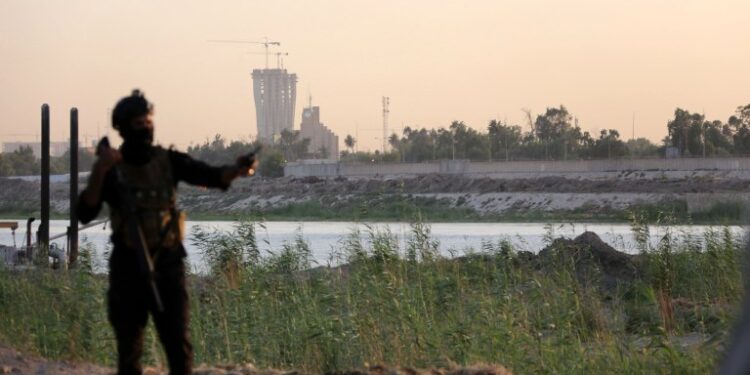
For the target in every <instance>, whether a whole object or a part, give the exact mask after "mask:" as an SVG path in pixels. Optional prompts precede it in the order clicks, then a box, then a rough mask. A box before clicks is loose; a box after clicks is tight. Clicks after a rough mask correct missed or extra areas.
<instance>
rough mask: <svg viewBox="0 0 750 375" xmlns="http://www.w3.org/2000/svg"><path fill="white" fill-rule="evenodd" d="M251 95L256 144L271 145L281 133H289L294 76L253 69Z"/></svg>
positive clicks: (295, 86) (290, 129)
mask: <svg viewBox="0 0 750 375" xmlns="http://www.w3.org/2000/svg"><path fill="white" fill-rule="evenodd" d="M253 95H254V97H255V115H256V119H257V123H258V140H259V141H262V142H275V141H276V140H277V137H278V135H279V134H281V131H282V130H284V129H286V130H289V131H292V130H293V127H294V103H295V100H296V99H297V75H296V74H290V73H288V72H287V71H286V69H254V70H253Z"/></svg>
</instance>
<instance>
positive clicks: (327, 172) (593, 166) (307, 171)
mask: <svg viewBox="0 0 750 375" xmlns="http://www.w3.org/2000/svg"><path fill="white" fill-rule="evenodd" d="M623 171H688V172H689V171H750V158H707V159H698V158H696V159H632V160H631V159H621V160H571V161H511V162H471V161H468V160H441V161H437V162H429V163H401V164H345V163H338V162H335V161H320V162H313V161H304V162H299V163H288V164H287V165H286V166H285V167H284V175H286V176H296V177H305V176H317V177H336V176H344V177H368V176H413V175H421V174H431V173H446V174H465V175H488V176H491V175H495V174H516V173H519V174H550V175H555V174H568V173H573V174H576V175H580V174H588V173H607V172H610V173H611V172H615V173H619V172H623Z"/></svg>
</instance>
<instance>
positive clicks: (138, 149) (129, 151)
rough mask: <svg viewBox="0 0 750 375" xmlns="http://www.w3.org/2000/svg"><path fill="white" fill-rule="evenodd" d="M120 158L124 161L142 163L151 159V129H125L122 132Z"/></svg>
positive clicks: (152, 136) (152, 133) (152, 131)
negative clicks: (122, 140) (123, 140)
mask: <svg viewBox="0 0 750 375" xmlns="http://www.w3.org/2000/svg"><path fill="white" fill-rule="evenodd" d="M122 137H123V138H124V139H125V142H123V144H122V156H123V158H125V160H126V161H129V162H134V163H144V162H146V161H148V160H149V158H150V157H151V152H150V150H151V144H152V143H153V142H154V129H153V128H138V129H127V130H125V131H123V132H122Z"/></svg>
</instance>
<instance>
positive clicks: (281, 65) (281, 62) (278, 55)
mask: <svg viewBox="0 0 750 375" xmlns="http://www.w3.org/2000/svg"><path fill="white" fill-rule="evenodd" d="M248 54H249V55H265V54H267V52H248ZM273 54H274V55H276V69H284V59H282V58H281V56H289V52H274V53H273ZM266 68H267V67H266Z"/></svg>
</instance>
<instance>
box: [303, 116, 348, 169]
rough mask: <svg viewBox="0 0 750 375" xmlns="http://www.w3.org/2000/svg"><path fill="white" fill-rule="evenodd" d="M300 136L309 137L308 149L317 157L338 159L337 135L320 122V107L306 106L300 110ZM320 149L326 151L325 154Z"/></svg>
mask: <svg viewBox="0 0 750 375" xmlns="http://www.w3.org/2000/svg"><path fill="white" fill-rule="evenodd" d="M300 137H302V138H310V148H308V150H309V151H310V152H311V153H312V154H313V155H317V158H318V159H331V160H338V158H339V136H338V135H336V134H334V133H333V132H332V131H331V130H330V129H328V127H326V126H325V125H323V123H321V122H320V107H307V108H305V109H304V110H302V124H301V125H300ZM321 149H324V150H325V151H326V155H321V154H320V151H321Z"/></svg>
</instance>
